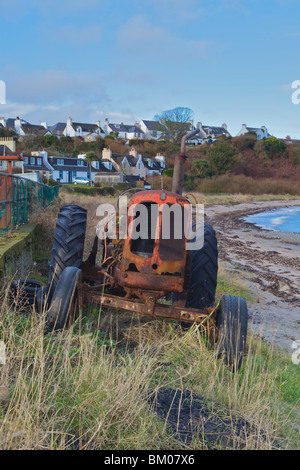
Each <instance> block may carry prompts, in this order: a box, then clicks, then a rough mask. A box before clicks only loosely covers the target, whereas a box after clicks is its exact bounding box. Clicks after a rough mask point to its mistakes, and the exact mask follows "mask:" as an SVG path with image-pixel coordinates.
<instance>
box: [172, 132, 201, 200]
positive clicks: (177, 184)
mask: <svg viewBox="0 0 300 470" xmlns="http://www.w3.org/2000/svg"><path fill="white" fill-rule="evenodd" d="M199 132H200V127H198V129H195V130H194V131H191V132H189V133H188V134H186V135H184V136H183V137H182V139H181V147H180V155H176V157H175V162H174V172H173V181H172V193H177V194H180V196H181V195H182V191H183V182H184V172H185V162H186V159H187V156H186V155H185V143H186V141H187V139H190V138H191V137H193V136H194V135H196V134H198V133H199Z"/></svg>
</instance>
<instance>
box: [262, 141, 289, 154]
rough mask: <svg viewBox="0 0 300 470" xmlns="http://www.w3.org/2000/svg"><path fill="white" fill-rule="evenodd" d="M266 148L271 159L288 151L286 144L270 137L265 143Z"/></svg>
mask: <svg viewBox="0 0 300 470" xmlns="http://www.w3.org/2000/svg"><path fill="white" fill-rule="evenodd" d="M264 148H265V150H266V152H267V154H268V156H269V157H270V158H273V157H274V156H275V155H278V154H281V153H283V152H284V151H285V149H286V144H285V143H284V142H282V141H280V140H279V139H276V137H269V138H268V139H267V140H265V141H264Z"/></svg>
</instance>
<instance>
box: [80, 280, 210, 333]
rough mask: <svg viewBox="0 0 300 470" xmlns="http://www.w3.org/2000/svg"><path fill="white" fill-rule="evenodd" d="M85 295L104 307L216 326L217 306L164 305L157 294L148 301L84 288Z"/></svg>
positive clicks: (150, 296)
mask: <svg viewBox="0 0 300 470" xmlns="http://www.w3.org/2000/svg"><path fill="white" fill-rule="evenodd" d="M83 295H84V296H85V297H88V299H87V300H88V301H91V300H93V301H94V302H95V303H96V304H98V305H102V306H104V307H109V308H116V309H119V310H126V311H130V312H132V313H137V314H141V315H150V316H152V317H155V318H162V319H169V320H175V321H181V322H185V323H191V324H192V323H197V324H202V325H204V324H205V323H206V324H207V325H206V326H208V327H214V324H215V321H214V320H215V312H216V310H217V307H216V308H206V309H203V310H198V309H191V308H182V307H176V306H174V305H163V304H158V303H156V302H155V300H156V299H155V295H153V296H152V295H151V294H150V295H149V296H148V298H147V300H146V302H142V301H141V300H139V299H128V298H123V297H117V296H113V295H107V294H101V293H96V292H92V291H90V290H89V289H88V288H85V289H83Z"/></svg>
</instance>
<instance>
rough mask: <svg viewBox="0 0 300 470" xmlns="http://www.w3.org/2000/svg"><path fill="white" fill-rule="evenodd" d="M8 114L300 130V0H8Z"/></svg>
mask: <svg viewBox="0 0 300 470" xmlns="http://www.w3.org/2000/svg"><path fill="white" fill-rule="evenodd" d="M0 19H1V45H0V80H3V81H4V82H5V84H6V104H0V116H5V117H6V118H8V117H10V118H15V117H16V116H19V117H21V118H23V119H26V120H27V121H29V122H31V123H32V124H40V123H41V122H45V121H46V122H47V124H48V125H53V124H55V123H56V122H65V121H66V119H67V118H68V117H69V116H70V117H72V119H73V121H74V122H95V121H97V120H100V121H101V122H102V123H103V122H104V120H105V118H108V119H109V121H110V122H112V123H120V122H123V123H126V124H133V123H134V122H136V121H139V120H141V119H150V120H151V119H153V117H154V115H156V114H159V113H161V112H162V111H165V110H168V109H172V108H175V107H177V106H182V107H188V108H191V109H192V110H193V111H194V121H195V123H197V122H199V121H200V122H202V123H203V124H206V125H213V126H220V125H222V124H223V123H226V124H227V127H228V130H229V132H230V133H231V134H232V135H233V136H234V135H236V134H237V133H238V132H239V130H240V129H241V127H242V124H247V125H248V126H249V127H261V126H262V125H265V126H266V127H267V128H268V130H269V132H270V134H272V135H275V136H277V137H286V136H287V135H290V136H291V137H292V138H294V139H300V104H298V105H297V104H294V103H293V102H292V93H293V91H295V90H293V89H292V83H293V82H294V81H296V80H300V68H299V56H300V47H299V46H300V1H299V0H226V1H225V0H130V1H129V2H127V1H124V0H122V1H121V0H114V1H113V2H109V1H108V0H51V1H49V0H40V1H38V0H26V2H24V1H22V0H9V1H7V0H0Z"/></svg>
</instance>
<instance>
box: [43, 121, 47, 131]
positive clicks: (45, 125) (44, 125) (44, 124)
mask: <svg viewBox="0 0 300 470" xmlns="http://www.w3.org/2000/svg"><path fill="white" fill-rule="evenodd" d="M41 126H43V127H44V128H45V129H48V126H47V123H46V121H44V122H41Z"/></svg>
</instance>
